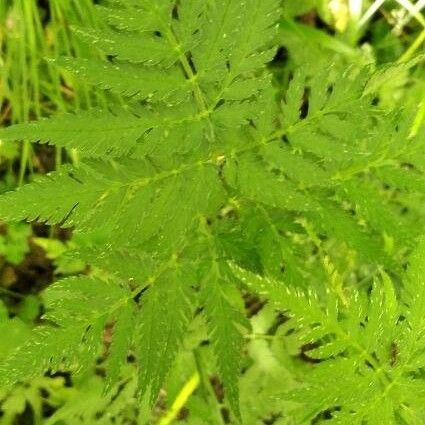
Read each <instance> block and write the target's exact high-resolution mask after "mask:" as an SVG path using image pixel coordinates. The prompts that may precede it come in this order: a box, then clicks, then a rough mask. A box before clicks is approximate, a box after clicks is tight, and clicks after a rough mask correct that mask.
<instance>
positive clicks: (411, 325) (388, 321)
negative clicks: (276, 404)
mask: <svg viewBox="0 0 425 425" xmlns="http://www.w3.org/2000/svg"><path fill="white" fill-rule="evenodd" d="M424 249H425V244H424V241H423V240H422V241H421V243H420V244H419V246H418V248H417V249H416V251H415V253H414V254H413V255H412V257H411V264H410V268H409V270H408V272H407V274H406V276H405V279H404V281H405V286H404V289H403V292H402V295H401V300H405V301H404V302H405V304H403V303H401V302H400V299H399V298H398V297H397V296H396V292H395V289H394V286H393V283H392V282H391V280H390V278H389V277H388V276H387V275H385V274H384V275H383V276H382V279H381V280H380V281H376V282H375V283H374V284H373V286H372V289H371V292H370V295H368V294H367V293H366V292H363V291H357V290H352V291H351V294H349V295H350V296H349V297H341V296H339V295H337V294H334V293H333V292H332V291H328V294H327V297H326V299H324V300H322V299H320V298H319V296H318V295H317V294H315V293H314V292H313V291H308V292H305V291H301V290H299V289H295V288H292V287H288V286H285V284H283V283H281V282H278V281H275V280H272V279H268V278H263V277H260V276H258V275H255V274H253V273H251V272H248V271H246V270H243V269H241V268H239V267H237V266H235V265H232V270H233V272H234V274H235V275H236V276H237V277H238V278H239V279H240V280H241V281H242V282H243V283H244V284H245V285H247V286H248V287H249V288H250V289H251V290H253V291H255V292H256V293H258V294H259V295H261V296H262V297H264V298H266V299H269V300H270V301H269V302H271V303H273V305H274V306H275V308H276V309H278V310H280V311H283V312H286V313H287V314H288V315H290V317H291V319H289V321H288V322H286V323H285V324H284V325H283V327H284V329H285V332H286V334H288V333H289V332H291V333H292V332H296V335H297V339H298V343H299V347H300V349H301V347H302V346H304V347H306V346H308V347H310V348H309V349H308V351H306V355H307V356H308V357H310V358H311V359H314V360H315V361H317V363H316V364H315V366H314V367H312V368H309V369H308V370H307V371H306V373H305V374H303V375H302V376H301V381H302V383H303V384H302V388H300V389H298V390H295V391H293V392H292V393H290V394H289V395H283V397H289V398H290V399H292V400H294V401H297V402H298V403H300V404H301V407H300V409H299V410H297V411H295V413H294V415H295V416H294V417H296V418H297V420H298V423H309V422H310V421H311V420H313V419H314V418H318V417H319V415H320V414H321V413H323V412H329V413H330V414H331V416H332V421H333V422H334V423H341V424H342V423H344V424H345V423H359V424H360V423H367V424H375V423H382V422H380V421H382V420H385V423H388V424H394V425H395V424H398V423H399V422H398V419H397V418H399V417H402V418H404V419H405V420H406V421H407V423H419V422H415V420H419V419H418V418H416V419H414V417H413V416H411V415H412V414H413V412H421V411H422V409H421V408H420V407H419V405H420V403H423V396H424V395H423V393H415V392H412V391H406V388H412V389H413V388H419V387H420V386H423V385H424V382H423V376H422V374H421V373H420V369H421V368H422V367H423V365H424V363H423V359H424V356H423V350H424V341H425V340H424V332H423V328H424V327H423V306H424V293H423V290H421V289H422V286H423V285H422V283H421V281H422V280H423V279H422V277H421V276H422V274H421V273H422V271H423V270H422V269H423V265H424V257H423V256H424ZM413 288H414V295H413V296H412V294H413V293H412V292H410V291H412V290H413ZM329 377H333V381H332V382H331V381H329Z"/></svg>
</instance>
